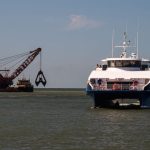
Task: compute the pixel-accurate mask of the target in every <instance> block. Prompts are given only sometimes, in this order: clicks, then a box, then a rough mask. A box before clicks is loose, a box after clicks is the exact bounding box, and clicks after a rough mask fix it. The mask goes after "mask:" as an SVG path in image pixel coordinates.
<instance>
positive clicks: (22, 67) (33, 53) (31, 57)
mask: <svg viewBox="0 0 150 150" xmlns="http://www.w3.org/2000/svg"><path fill="white" fill-rule="evenodd" d="M41 50H42V49H41V48H37V49H35V50H33V51H30V55H29V56H28V58H27V59H26V60H25V61H24V62H23V63H22V64H21V65H20V66H19V67H18V68H17V69H16V70H15V71H14V72H13V73H12V74H11V76H10V79H11V80H13V79H15V78H16V77H18V76H19V74H20V73H21V72H23V71H24V70H25V69H26V68H27V67H28V66H29V64H30V63H31V62H32V61H33V60H34V59H35V57H36V56H37V55H38V54H39V53H40V52H41Z"/></svg>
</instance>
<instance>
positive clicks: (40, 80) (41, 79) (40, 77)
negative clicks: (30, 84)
mask: <svg viewBox="0 0 150 150" xmlns="http://www.w3.org/2000/svg"><path fill="white" fill-rule="evenodd" d="M40 83H42V84H43V86H45V85H46V83H47V81H46V78H45V76H44V74H43V71H42V70H40V71H39V72H38V74H37V76H36V79H35V84H36V86H38V85H39V84H40Z"/></svg>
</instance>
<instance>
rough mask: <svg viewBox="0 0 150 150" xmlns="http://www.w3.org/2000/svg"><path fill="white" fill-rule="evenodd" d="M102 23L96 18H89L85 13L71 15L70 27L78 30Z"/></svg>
mask: <svg viewBox="0 0 150 150" xmlns="http://www.w3.org/2000/svg"><path fill="white" fill-rule="evenodd" d="M100 26H101V23H100V22H98V21H95V20H91V19H88V18H87V17H86V16H83V15H70V21H69V25H68V28H69V29H70V30H77V29H81V28H97V27H100Z"/></svg>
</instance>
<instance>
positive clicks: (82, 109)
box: [0, 89, 150, 150]
mask: <svg viewBox="0 0 150 150" xmlns="http://www.w3.org/2000/svg"><path fill="white" fill-rule="evenodd" d="M92 105H93V102H92V99H91V98H90V97H88V96H86V95H85V92H84V91H83V90H67V89H61V90H60V89H59V90H57V89H56V90H36V91H35V92H33V93H0V150H127V149H128V150H149V149H150V110H149V109H143V110H141V109H135V110H133V109H132V110H115V109H102V108H101V109H91V106H92Z"/></svg>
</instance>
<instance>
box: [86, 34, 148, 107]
mask: <svg viewBox="0 0 150 150" xmlns="http://www.w3.org/2000/svg"><path fill="white" fill-rule="evenodd" d="M115 47H116V48H121V51H122V52H121V55H120V57H113V55H112V57H111V58H106V59H103V60H101V63H100V64H97V67H96V69H95V70H93V71H92V72H91V73H90V75H89V78H88V81H87V87H86V93H87V94H88V95H90V96H92V97H93V99H94V107H120V106H122V105H123V103H122V102H123V100H124V101H125V100H126V102H127V103H124V104H127V105H128V104H131V102H132V101H133V100H135V101H134V104H135V102H137V100H138V102H139V105H138V106H139V107H140V108H150V61H149V60H148V59H143V58H138V55H137V54H136V53H131V54H130V55H128V54H127V50H128V49H130V48H132V49H135V47H136V48H137V47H138V46H132V45H131V41H128V40H127V34H126V32H124V41H123V44H122V45H121V46H115ZM136 51H137V53H138V49H136ZM132 104H133V103H132ZM128 106H129V105H128ZM132 106H133V105H132Z"/></svg>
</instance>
